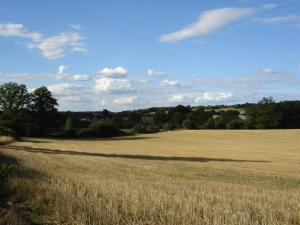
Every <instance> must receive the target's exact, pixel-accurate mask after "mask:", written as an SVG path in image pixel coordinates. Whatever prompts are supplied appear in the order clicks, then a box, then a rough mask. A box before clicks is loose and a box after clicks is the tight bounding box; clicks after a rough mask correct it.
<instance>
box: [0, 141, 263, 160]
mask: <svg viewBox="0 0 300 225" xmlns="http://www.w3.org/2000/svg"><path fill="white" fill-rule="evenodd" d="M2 148H5V149H10V150H19V151H26V152H31V153H45V154H56V155H75V156H94V157H108V158H125V159H138V160H162V161H186V162H253V163H255V162H257V163H266V162H269V161H264V160H241V159H226V158H207V157H181V156H155V155H128V154H109V153H96V152H77V151H68V150H57V149H45V148H31V147H25V146H13V145H8V146H5V147H2Z"/></svg>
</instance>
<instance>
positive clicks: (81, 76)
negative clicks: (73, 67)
mask: <svg viewBox="0 0 300 225" xmlns="http://www.w3.org/2000/svg"><path fill="white" fill-rule="evenodd" d="M72 80H76V81H87V80H91V77H90V76H89V75H87V74H75V75H73V76H72Z"/></svg>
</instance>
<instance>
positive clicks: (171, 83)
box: [160, 80, 180, 87]
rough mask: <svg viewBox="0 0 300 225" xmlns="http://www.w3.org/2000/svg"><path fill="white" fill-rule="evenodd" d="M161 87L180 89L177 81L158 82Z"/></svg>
mask: <svg viewBox="0 0 300 225" xmlns="http://www.w3.org/2000/svg"><path fill="white" fill-rule="evenodd" d="M160 86H162V87H180V83H179V82H178V81H177V80H163V81H161V82H160Z"/></svg>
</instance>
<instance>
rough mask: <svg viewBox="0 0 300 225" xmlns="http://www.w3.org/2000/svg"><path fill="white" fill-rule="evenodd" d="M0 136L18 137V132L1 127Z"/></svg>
mask: <svg viewBox="0 0 300 225" xmlns="http://www.w3.org/2000/svg"><path fill="white" fill-rule="evenodd" d="M0 136H8V137H16V136H17V134H16V132H14V131H13V130H12V129H9V128H6V127H0Z"/></svg>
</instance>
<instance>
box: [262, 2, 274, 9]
mask: <svg viewBox="0 0 300 225" xmlns="http://www.w3.org/2000/svg"><path fill="white" fill-rule="evenodd" d="M277 7H278V5H277V4H275V3H268V4H265V5H263V6H262V9H264V10H271V9H276V8H277Z"/></svg>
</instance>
